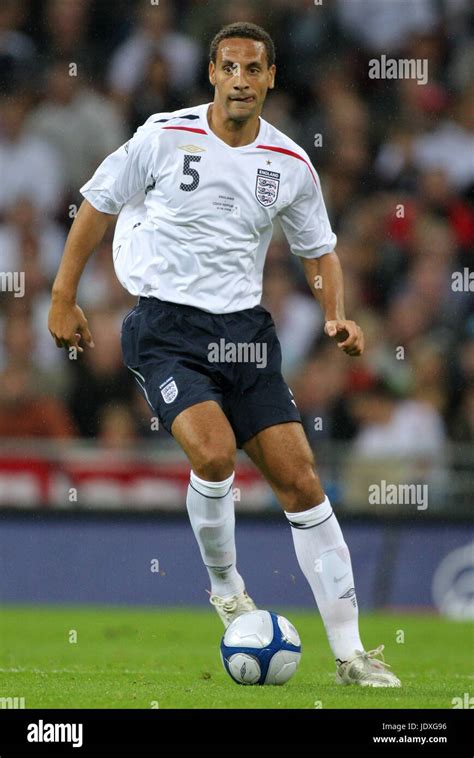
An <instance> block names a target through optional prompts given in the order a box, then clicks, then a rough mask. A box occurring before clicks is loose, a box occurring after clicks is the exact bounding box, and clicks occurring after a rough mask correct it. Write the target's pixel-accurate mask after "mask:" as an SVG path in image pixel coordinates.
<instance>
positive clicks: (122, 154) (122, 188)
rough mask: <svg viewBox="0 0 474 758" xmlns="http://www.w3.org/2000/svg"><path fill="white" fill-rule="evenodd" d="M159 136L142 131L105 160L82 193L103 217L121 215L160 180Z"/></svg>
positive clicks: (136, 133)
mask: <svg viewBox="0 0 474 758" xmlns="http://www.w3.org/2000/svg"><path fill="white" fill-rule="evenodd" d="M154 137H156V134H153V133H151V132H150V130H148V129H144V128H143V127H140V129H139V130H138V131H137V132H135V134H134V136H133V137H132V139H130V140H129V141H128V142H126V143H125V145H122V146H121V147H119V148H118V150H115V152H113V153H111V154H110V155H108V156H107V158H105V159H104V160H103V161H102V163H101V164H100V166H99V167H98V168H97V170H96V172H95V174H94V175H93V176H92V178H91V179H89V181H88V182H86V184H84V185H83V186H82V187H81V189H80V192H81V194H82V195H83V196H84V197H85V198H86V200H88V201H89V203H91V205H93V206H94V208H96V210H98V211H101V212H102V213H110V214H115V215H116V214H118V213H119V212H120V210H121V208H122V206H123V205H124V204H125V203H126V202H127V201H128V200H129V199H130V198H131V197H133V195H136V193H137V192H139V191H140V190H142V191H143V192H146V190H147V187H148V186H149V185H151V184H153V183H154V182H155V180H156V169H155V165H156V163H157V161H156V158H155V153H156V148H155V139H154Z"/></svg>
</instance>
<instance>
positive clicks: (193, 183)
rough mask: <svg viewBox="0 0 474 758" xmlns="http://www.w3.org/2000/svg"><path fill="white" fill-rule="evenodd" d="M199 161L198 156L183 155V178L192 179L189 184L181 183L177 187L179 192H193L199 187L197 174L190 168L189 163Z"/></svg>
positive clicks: (199, 157)
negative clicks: (188, 177)
mask: <svg viewBox="0 0 474 758" xmlns="http://www.w3.org/2000/svg"><path fill="white" fill-rule="evenodd" d="M200 160H201V156H200V155H185V156H184V165H183V174H184V175H185V176H190V177H192V181H191V182H187V183H185V182H181V184H180V185H179V188H180V189H181V190H184V192H192V191H193V190H195V189H197V188H198V186H199V178H200V177H199V174H198V172H197V171H196V169H195V168H191V163H193V162H194V163H199V161H200Z"/></svg>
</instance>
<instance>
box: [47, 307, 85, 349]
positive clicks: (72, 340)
mask: <svg viewBox="0 0 474 758" xmlns="http://www.w3.org/2000/svg"><path fill="white" fill-rule="evenodd" d="M48 329H49V331H50V334H51V336H52V338H53V339H54V341H55V342H56V347H65V348H66V349H69V348H70V347H75V348H76V349H77V350H78V351H79V352H80V353H83V352H84V348H82V347H81V346H80V345H79V341H80V340H81V339H83V340H84V342H85V343H86V345H88V346H89V347H94V341H93V339H92V334H91V333H90V331H89V326H88V324H87V319H86V317H85V315H84V312H83V310H82V308H80V307H79V306H78V305H77V304H76V303H72V302H66V301H64V300H56V301H54V300H53V302H52V304H51V308H50V311H49V316H48Z"/></svg>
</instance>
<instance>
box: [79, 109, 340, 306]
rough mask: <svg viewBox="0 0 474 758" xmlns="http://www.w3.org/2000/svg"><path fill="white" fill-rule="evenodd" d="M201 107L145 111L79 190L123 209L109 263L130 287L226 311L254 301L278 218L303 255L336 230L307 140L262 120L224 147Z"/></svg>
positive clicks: (97, 203) (116, 210)
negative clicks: (246, 137)
mask: <svg viewBox="0 0 474 758" xmlns="http://www.w3.org/2000/svg"><path fill="white" fill-rule="evenodd" d="M209 105H210V103H205V104H204V105H199V106H197V107H195V108H184V109H181V110H179V111H174V112H173V113H158V114H155V115H153V116H151V117H150V118H149V119H148V120H147V121H146V122H145V124H143V126H141V127H140V128H139V129H138V130H137V131H136V132H135V134H134V136H133V137H132V139H131V140H130V141H129V142H127V143H126V144H125V145H123V146H122V147H120V148H119V149H118V150H116V151H115V152H114V153H112V154H111V155H109V156H108V157H107V158H105V160H104V161H103V162H102V163H101V165H100V166H99V168H98V169H97V171H96V172H95V174H94V176H93V177H92V178H91V179H90V180H89V181H88V182H87V183H86V184H85V185H84V186H83V187H81V193H82V194H83V196H84V197H85V198H86V199H87V200H88V201H89V202H90V203H91V204H92V205H93V206H94V207H95V208H96V209H97V210H99V211H102V212H104V213H112V214H119V217H118V220H117V226H116V230H115V235H114V242H113V257H114V265H115V271H116V274H117V276H118V279H119V281H120V282H121V284H122V285H123V286H124V287H125V288H126V289H127V290H128V291H129V292H130V293H131V294H132V295H143V296H145V297H157V298H159V299H161V300H167V301H170V302H174V303H183V304H186V305H192V306H195V307H196V308H201V309H202V310H205V311H209V312H211V313H232V312H234V311H240V310H243V309H244V308H252V307H253V306H255V305H258V304H259V303H260V299H261V294H262V274H263V266H264V263H265V256H266V253H267V250H268V246H269V244H270V241H271V237H272V229H273V219H274V218H275V216H277V215H278V217H279V219H280V222H281V225H282V227H283V231H284V233H285V235H286V237H287V240H288V243H289V245H290V248H291V252H292V253H293V254H294V255H298V256H301V257H303V258H318V257H319V256H321V255H324V254H325V253H329V252H331V251H332V250H333V249H334V247H335V244H336V236H335V234H333V232H332V230H331V226H330V223H329V219H328V216H327V212H326V208H325V205H324V200H323V197H322V194H321V188H320V184H319V179H318V177H317V174H316V171H315V170H314V168H313V166H312V165H311V161H310V160H309V158H308V155H307V154H306V153H305V152H304V150H302V148H301V147H299V145H297V144H296V143H295V142H293V140H291V139H289V138H288V137H287V136H285V135H284V134H283V133H282V132H280V131H279V130H278V129H275V128H274V127H273V126H272V125H271V124H269V123H268V122H266V121H265V120H264V119H262V118H261V119H260V130H259V133H258V136H257V138H256V139H255V140H254V141H253V142H252V143H251V144H248V145H243V146H242V147H230V145H227V144H226V143H225V142H224V141H223V140H221V139H220V138H219V137H218V136H217V135H216V134H215V133H214V132H213V131H212V130H211V128H210V126H209V123H208V120H207V111H208V108H209Z"/></svg>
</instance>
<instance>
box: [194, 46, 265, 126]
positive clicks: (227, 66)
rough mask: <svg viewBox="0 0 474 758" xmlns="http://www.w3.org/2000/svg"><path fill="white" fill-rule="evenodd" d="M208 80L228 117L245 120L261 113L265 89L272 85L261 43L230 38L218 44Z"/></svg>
mask: <svg viewBox="0 0 474 758" xmlns="http://www.w3.org/2000/svg"><path fill="white" fill-rule="evenodd" d="M209 79H210V82H211V84H213V85H214V86H215V88H216V99H218V100H219V103H220V105H221V106H222V107H223V108H224V110H225V111H226V112H227V115H228V117H229V118H231V119H232V120H234V121H247V120H248V119H250V118H252V117H255V116H258V115H259V114H260V113H261V110H262V107H263V103H264V101H265V97H266V95H267V90H268V89H273V87H274V84H275V66H270V68H269V67H268V63H267V53H266V48H265V45H264V43H263V42H258V41H257V40H252V39H237V38H231V39H228V40H222V42H221V43H220V44H219V47H218V50H217V58H216V63H215V65H214V63H213V62H212V61H211V63H210V64H209Z"/></svg>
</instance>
